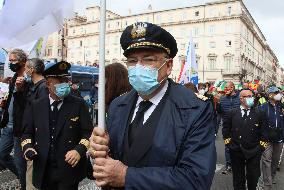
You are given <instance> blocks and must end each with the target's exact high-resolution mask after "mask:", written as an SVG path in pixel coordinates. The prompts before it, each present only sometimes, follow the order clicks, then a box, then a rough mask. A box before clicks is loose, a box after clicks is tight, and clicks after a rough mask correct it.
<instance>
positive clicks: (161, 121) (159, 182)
mask: <svg viewBox="0 0 284 190" xmlns="http://www.w3.org/2000/svg"><path fill="white" fill-rule="evenodd" d="M120 41H121V46H122V48H123V50H124V55H125V56H126V58H127V61H126V64H127V67H128V77H129V82H130V84H131V86H132V87H133V90H131V91H130V92H129V93H127V94H125V95H122V96H120V97H118V98H116V99H114V100H113V101H112V103H111V105H110V107H109V112H108V115H107V131H108V133H106V132H105V131H104V130H103V129H101V128H99V127H96V128H95V129H94V130H93V134H92V137H91V149H90V152H91V155H92V157H93V158H95V160H94V166H93V170H94V172H93V175H94V178H95V183H96V184H97V185H98V186H101V187H104V188H111V189H116V188H122V189H126V190H130V189H149V190H151V189H153V190H156V189H163V190H167V189H179V190H183V189H184V190H188V189H202V190H206V189H210V186H211V183H212V179H213V176H214V173H215V167H216V149H215V136H214V132H215V131H214V122H213V109H212V104H211V103H210V102H208V101H205V100H202V99H199V98H198V97H197V96H196V95H195V94H194V93H193V92H192V91H191V90H189V89H187V88H185V87H184V86H182V85H179V84H176V83H174V82H173V81H172V80H171V79H168V76H169V75H170V74H171V71H172V67H173V58H174V57H175V55H176V54H177V44H176V41H175V39H174V38H173V36H172V35H171V34H170V33H168V32H167V31H166V30H164V29H163V28H161V27H159V26H157V25H154V24H151V23H142V22H138V23H135V24H133V25H130V26H128V27H127V28H126V29H125V30H124V32H123V34H122V36H121V39H120ZM108 150H109V152H108Z"/></svg>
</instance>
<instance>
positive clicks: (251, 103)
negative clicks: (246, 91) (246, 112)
mask: <svg viewBox="0 0 284 190" xmlns="http://www.w3.org/2000/svg"><path fill="white" fill-rule="evenodd" d="M246 104H247V106H248V107H250V108H251V107H252V106H253V105H254V97H250V98H246Z"/></svg>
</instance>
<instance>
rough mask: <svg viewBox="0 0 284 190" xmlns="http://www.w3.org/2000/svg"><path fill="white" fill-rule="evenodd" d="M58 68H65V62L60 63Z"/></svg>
mask: <svg viewBox="0 0 284 190" xmlns="http://www.w3.org/2000/svg"><path fill="white" fill-rule="evenodd" d="M58 68H59V69H60V70H65V69H67V65H66V63H61V64H60V65H59V67H58Z"/></svg>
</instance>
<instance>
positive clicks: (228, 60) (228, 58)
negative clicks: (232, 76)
mask: <svg viewBox="0 0 284 190" xmlns="http://www.w3.org/2000/svg"><path fill="white" fill-rule="evenodd" d="M224 61H225V70H226V71H231V69H232V68H231V66H232V57H231V56H226V57H225V58H224Z"/></svg>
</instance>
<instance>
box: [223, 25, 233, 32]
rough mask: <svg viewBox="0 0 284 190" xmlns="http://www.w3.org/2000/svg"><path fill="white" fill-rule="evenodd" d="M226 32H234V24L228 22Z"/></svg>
mask: <svg viewBox="0 0 284 190" xmlns="http://www.w3.org/2000/svg"><path fill="white" fill-rule="evenodd" d="M225 32H226V33H232V24H226V25H225Z"/></svg>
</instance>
